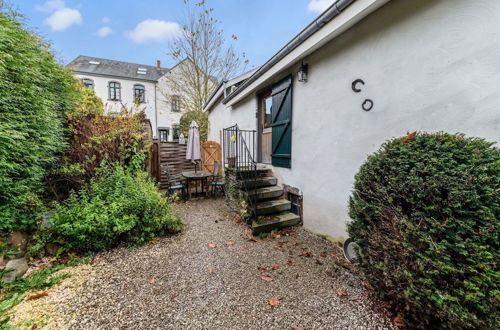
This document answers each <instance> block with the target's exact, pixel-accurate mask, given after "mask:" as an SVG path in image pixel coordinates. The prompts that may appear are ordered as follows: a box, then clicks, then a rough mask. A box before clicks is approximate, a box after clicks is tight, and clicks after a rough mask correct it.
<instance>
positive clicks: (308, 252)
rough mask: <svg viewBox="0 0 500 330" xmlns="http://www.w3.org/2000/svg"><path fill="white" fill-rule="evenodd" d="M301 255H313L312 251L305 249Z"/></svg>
mask: <svg viewBox="0 0 500 330" xmlns="http://www.w3.org/2000/svg"><path fill="white" fill-rule="evenodd" d="M299 256H301V257H310V256H312V254H311V252H310V251H307V250H304V251H302V253H301V254H299Z"/></svg>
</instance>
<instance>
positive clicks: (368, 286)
mask: <svg viewBox="0 0 500 330" xmlns="http://www.w3.org/2000/svg"><path fill="white" fill-rule="evenodd" d="M361 285H362V286H364V287H365V288H367V289H369V290H372V289H373V286H372V285H371V284H370V282H368V281H362V282H361Z"/></svg>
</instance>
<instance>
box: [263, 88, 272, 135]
mask: <svg viewBox="0 0 500 330" xmlns="http://www.w3.org/2000/svg"><path fill="white" fill-rule="evenodd" d="M262 109H263V111H262V115H263V116H264V118H262V120H263V126H264V128H269V127H271V120H272V113H273V97H272V96H271V94H270V93H269V94H268V95H266V96H264V97H263V103H262Z"/></svg>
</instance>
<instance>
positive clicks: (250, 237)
mask: <svg viewBox="0 0 500 330" xmlns="http://www.w3.org/2000/svg"><path fill="white" fill-rule="evenodd" d="M245 235H246V238H247V241H250V242H257V240H256V239H255V237H253V235H252V231H251V230H250V229H247V230H246V231H245Z"/></svg>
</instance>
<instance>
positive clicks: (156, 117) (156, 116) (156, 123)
mask: <svg viewBox="0 0 500 330" xmlns="http://www.w3.org/2000/svg"><path fill="white" fill-rule="evenodd" d="M156 85H157V83H156V82H155V134H154V136H156V138H157V139H158V107H157V105H156V104H157V103H158V100H157V99H156V88H157V86H156Z"/></svg>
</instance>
